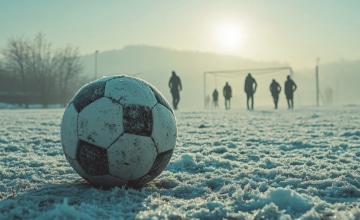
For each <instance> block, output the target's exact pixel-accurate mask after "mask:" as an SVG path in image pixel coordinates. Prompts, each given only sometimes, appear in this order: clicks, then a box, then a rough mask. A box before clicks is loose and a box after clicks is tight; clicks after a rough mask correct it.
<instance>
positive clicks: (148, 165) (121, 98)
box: [61, 76, 177, 187]
mask: <svg viewBox="0 0 360 220" xmlns="http://www.w3.org/2000/svg"><path fill="white" fill-rule="evenodd" d="M176 137H177V128H176V121H175V116H174V112H173V110H172V109H171V107H170V105H169V104H168V103H167V101H166V100H165V98H164V97H163V96H162V95H161V93H160V92H159V91H157V90H156V89H155V88H154V87H153V86H152V85H150V84H149V83H147V82H145V81H143V80H140V79H137V78H134V77H130V76H111V77H103V78H101V79H98V80H95V81H93V82H91V83H89V84H87V85H85V86H83V87H82V88H81V89H80V90H79V91H78V92H77V94H76V95H75V96H74V97H73V98H72V99H71V100H70V102H69V104H68V106H67V108H66V109H65V111H64V114H63V117H62V122H61V143H62V147H63V150H64V153H65V157H66V159H67V160H68V162H69V163H70V165H71V166H72V167H73V168H74V170H75V171H76V172H77V173H78V174H79V175H80V176H82V177H83V178H84V179H86V180H87V181H89V182H90V183H92V184H93V185H96V186H101V187H114V186H123V185H127V186H132V187H139V186H142V185H144V184H145V183H147V182H149V181H151V180H153V179H154V178H155V177H157V176H158V175H159V174H160V173H161V172H162V171H163V170H164V169H165V168H166V166H167V164H168V163H169V161H170V159H171V156H172V154H173V150H174V147H175V144H176Z"/></svg>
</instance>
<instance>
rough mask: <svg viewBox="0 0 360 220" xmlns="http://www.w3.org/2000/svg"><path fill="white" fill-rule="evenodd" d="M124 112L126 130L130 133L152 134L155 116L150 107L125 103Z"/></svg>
mask: <svg viewBox="0 0 360 220" xmlns="http://www.w3.org/2000/svg"><path fill="white" fill-rule="evenodd" d="M123 110H124V113H123V123H124V132H125V133H128V134H135V135H142V136H148V137H150V136H151V132H152V127H153V116H152V111H151V108H150V107H147V106H141V105H125V106H124V108H123Z"/></svg>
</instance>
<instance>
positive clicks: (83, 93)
mask: <svg viewBox="0 0 360 220" xmlns="http://www.w3.org/2000/svg"><path fill="white" fill-rule="evenodd" d="M105 85H106V81H98V82H93V83H90V84H88V85H86V86H84V87H83V88H81V89H80V91H79V92H78V93H77V94H76V95H75V97H74V98H73V100H72V102H73V104H74V107H75V109H76V111H77V112H80V111H81V110H83V108H85V107H86V106H87V105H89V104H90V103H92V102H93V101H95V100H97V99H99V98H101V97H103V96H104V91H105Z"/></svg>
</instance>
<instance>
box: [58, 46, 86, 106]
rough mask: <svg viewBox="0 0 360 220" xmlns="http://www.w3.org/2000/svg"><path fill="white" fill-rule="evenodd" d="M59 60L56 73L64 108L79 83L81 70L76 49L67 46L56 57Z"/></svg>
mask: <svg viewBox="0 0 360 220" xmlns="http://www.w3.org/2000/svg"><path fill="white" fill-rule="evenodd" d="M56 57H57V58H58V59H60V61H61V62H59V64H60V66H59V70H58V71H57V78H58V88H59V92H60V97H61V102H62V103H61V104H62V106H63V107H65V105H66V103H67V101H68V100H69V99H70V98H71V96H72V95H73V93H74V92H75V90H77V89H78V83H79V81H81V77H80V73H81V72H82V70H83V66H82V63H81V61H80V56H79V50H78V48H76V47H71V46H69V45H68V46H67V47H65V48H64V49H63V50H61V51H60V52H59V53H58V55H57V56H56Z"/></svg>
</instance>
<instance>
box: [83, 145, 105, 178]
mask: <svg viewBox="0 0 360 220" xmlns="http://www.w3.org/2000/svg"><path fill="white" fill-rule="evenodd" d="M76 160H77V161H78V163H79V164H80V166H81V167H82V169H83V170H84V171H85V172H86V173H87V174H88V175H92V176H100V175H107V174H109V163H108V157H107V151H106V149H103V148H101V147H97V146H95V145H93V144H90V143H87V142H85V141H80V142H79V145H78V147H77V154H76Z"/></svg>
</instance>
